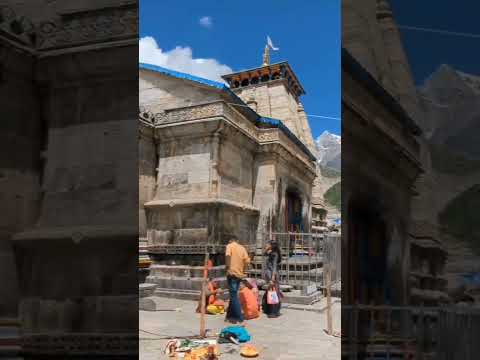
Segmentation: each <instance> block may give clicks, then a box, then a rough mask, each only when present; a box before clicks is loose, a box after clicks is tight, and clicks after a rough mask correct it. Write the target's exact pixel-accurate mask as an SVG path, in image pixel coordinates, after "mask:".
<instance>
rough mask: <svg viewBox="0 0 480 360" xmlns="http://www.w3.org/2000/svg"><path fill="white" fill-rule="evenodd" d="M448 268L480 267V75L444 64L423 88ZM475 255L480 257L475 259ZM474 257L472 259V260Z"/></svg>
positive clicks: (425, 127) (457, 270)
mask: <svg viewBox="0 0 480 360" xmlns="http://www.w3.org/2000/svg"><path fill="white" fill-rule="evenodd" d="M418 94H419V100H420V105H421V109H422V110H423V114H424V117H423V121H422V123H420V124H419V125H420V126H421V127H422V128H423V130H424V132H425V134H426V137H427V139H428V142H429V150H430V156H431V160H432V167H433V178H434V181H433V183H432V184H433V187H434V188H433V189H432V191H433V193H434V194H436V196H438V197H437V199H436V202H435V203H436V209H435V211H436V213H437V214H438V222H439V226H440V228H441V231H440V234H441V235H440V236H441V238H442V239H441V240H442V241H443V242H444V244H445V246H446V247H447V249H449V260H448V265H447V271H448V272H449V275H450V276H451V275H452V274H453V273H462V272H472V271H480V225H476V224H480V223H479V221H478V219H477V213H478V208H477V211H476V210H475V205H476V204H480V186H479V184H480V146H479V145H478V144H479V139H480V135H479V134H480V77H478V76H474V75H470V74H466V73H463V72H460V71H457V70H455V69H453V68H452V67H450V66H447V65H442V66H440V67H439V68H438V69H437V71H435V72H434V73H433V74H432V75H431V76H430V77H429V78H428V79H427V80H426V81H425V83H424V84H423V85H422V86H421V87H420V88H419V89H418ZM472 256H473V257H474V259H473V260H472ZM467 259H468V261H467ZM475 264H477V265H475Z"/></svg>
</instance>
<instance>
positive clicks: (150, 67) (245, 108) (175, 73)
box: [139, 63, 316, 161]
mask: <svg viewBox="0 0 480 360" xmlns="http://www.w3.org/2000/svg"><path fill="white" fill-rule="evenodd" d="M139 67H140V69H146V70H151V71H155V72H158V73H161V74H165V75H168V76H172V77H175V78H178V79H185V80H189V81H194V82H197V83H199V84H203V85H207V86H211V87H214V88H216V89H219V90H223V91H225V93H227V94H228V95H229V96H230V97H231V98H232V100H233V101H234V102H235V103H237V104H239V105H242V106H241V107H239V109H238V110H239V111H241V112H243V113H244V114H245V115H246V116H248V117H250V119H251V120H252V121H253V122H257V123H262V124H267V125H270V126H273V127H276V128H278V129H280V130H281V131H283V133H285V135H286V136H287V137H288V138H290V140H292V141H293V142H294V143H295V144H296V145H298V146H299V147H300V148H301V149H302V150H303V151H304V152H305V153H306V154H307V155H308V156H309V157H310V159H311V160H312V161H316V157H315V156H314V155H313V154H312V152H311V151H310V150H309V149H308V148H307V147H306V146H305V144H304V143H303V142H301V141H300V140H299V139H298V137H297V136H296V135H295V134H293V133H292V132H291V131H290V129H289V128H287V127H286V126H285V125H284V124H283V122H282V121H281V120H278V119H272V118H268V117H261V116H260V115H258V114H257V113H256V112H255V111H254V110H253V109H252V108H250V107H249V106H247V104H245V102H244V101H243V100H242V99H240V97H238V96H237V95H236V94H235V93H234V92H233V91H232V90H230V88H229V87H228V86H227V85H225V84H223V83H220V82H217V81H212V80H208V79H204V78H201V77H198V76H194V75H190V74H185V73H182V72H179V71H174V70H170V69H166V68H164V67H161V66H158V65H152V64H145V63H139Z"/></svg>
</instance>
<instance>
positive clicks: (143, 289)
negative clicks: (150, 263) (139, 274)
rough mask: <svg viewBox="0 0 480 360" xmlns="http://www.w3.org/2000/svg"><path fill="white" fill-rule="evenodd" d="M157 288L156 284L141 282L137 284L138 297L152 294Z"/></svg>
mask: <svg viewBox="0 0 480 360" xmlns="http://www.w3.org/2000/svg"><path fill="white" fill-rule="evenodd" d="M156 288H157V284H150V283H143V284H139V285H138V296H139V297H140V298H144V297H148V296H152V295H153V293H154V292H155V289H156Z"/></svg>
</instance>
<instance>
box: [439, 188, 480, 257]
mask: <svg viewBox="0 0 480 360" xmlns="http://www.w3.org/2000/svg"><path fill="white" fill-rule="evenodd" d="M478 209H480V185H475V186H472V187H471V188H470V189H468V190H466V191H464V192H463V193H461V194H460V195H458V196H457V197H455V198H454V199H453V200H452V201H450V203H449V204H448V205H447V206H446V207H445V209H444V210H443V211H442V212H441V213H440V214H439V217H438V220H439V223H440V225H441V226H442V228H443V229H444V231H446V232H448V233H450V234H451V235H453V236H455V237H457V238H460V239H463V240H466V241H468V242H469V243H470V245H471V246H472V248H473V250H474V251H475V252H477V253H478V254H480V211H478Z"/></svg>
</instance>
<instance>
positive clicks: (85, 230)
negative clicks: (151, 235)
mask: <svg viewBox="0 0 480 360" xmlns="http://www.w3.org/2000/svg"><path fill="white" fill-rule="evenodd" d="M127 236H128V237H138V227H133V226H121V225H120V226H118V225H114V224H112V225H105V226H64V227H63V226H62V227H51V228H38V229H31V230H27V231H24V232H21V233H17V234H15V235H14V236H13V237H12V240H14V241H22V240H53V239H56V240H63V239H68V240H73V241H82V240H83V239H88V238H95V239H98V238H112V237H123V238H124V237H127Z"/></svg>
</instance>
